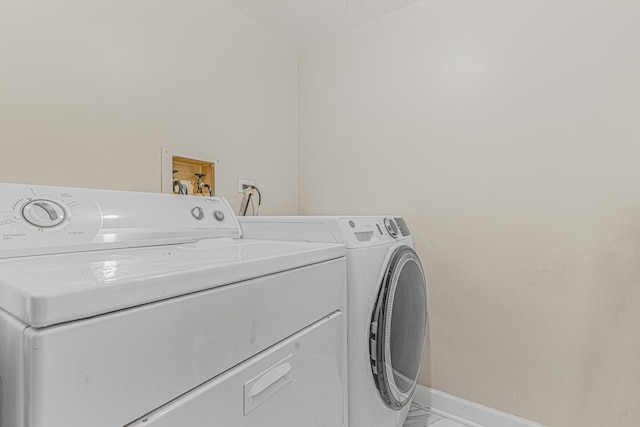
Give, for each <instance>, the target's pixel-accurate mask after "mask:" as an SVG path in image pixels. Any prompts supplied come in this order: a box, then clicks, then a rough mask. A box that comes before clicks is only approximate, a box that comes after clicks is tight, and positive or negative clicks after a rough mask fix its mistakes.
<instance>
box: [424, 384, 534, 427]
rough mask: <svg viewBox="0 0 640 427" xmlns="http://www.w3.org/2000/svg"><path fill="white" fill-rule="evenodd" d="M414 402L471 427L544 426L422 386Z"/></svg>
mask: <svg viewBox="0 0 640 427" xmlns="http://www.w3.org/2000/svg"><path fill="white" fill-rule="evenodd" d="M413 401H414V402H416V403H418V404H420V405H423V406H426V407H428V408H430V409H431V411H432V412H433V413H434V414H436V415H439V416H442V417H445V418H449V419H450V420H452V421H457V422H459V423H462V424H465V425H467V426H469V427H543V426H542V424H538V423H534V422H533V421H528V420H525V419H524V418H520V417H516V416H515V415H511V414H507V413H506V412H501V411H498V410H496V409H492V408H489V407H487V406H483V405H479V404H477V403H474V402H469V401H468V400H464V399H461V398H459V397H456V396H452V395H450V394H447V393H443V392H441V391H438V390H434V389H431V388H428V387H424V386H421V385H418V387H416V391H415V394H414V396H413Z"/></svg>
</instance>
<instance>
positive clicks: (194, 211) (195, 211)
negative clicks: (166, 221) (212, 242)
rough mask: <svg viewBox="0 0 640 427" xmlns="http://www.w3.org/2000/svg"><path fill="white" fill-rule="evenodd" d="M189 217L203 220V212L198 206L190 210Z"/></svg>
mask: <svg viewBox="0 0 640 427" xmlns="http://www.w3.org/2000/svg"><path fill="white" fill-rule="evenodd" d="M191 216H192V217H194V218H195V219H197V220H198V221H199V220H201V219H202V218H204V211H203V210H202V208H201V207H200V206H196V207H195V208H193V209H191Z"/></svg>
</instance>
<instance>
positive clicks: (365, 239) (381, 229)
mask: <svg viewBox="0 0 640 427" xmlns="http://www.w3.org/2000/svg"><path fill="white" fill-rule="evenodd" d="M398 221H401V222H402V223H403V224H404V220H403V219H402V218H399V217H398V218H396V217H354V218H342V219H340V228H341V230H342V235H343V236H346V237H348V240H349V243H350V244H351V245H354V246H365V245H370V244H375V243H386V242H392V241H395V240H398V239H400V238H402V237H407V236H409V234H408V232H407V233H405V232H404V231H403V230H404V229H403V228H402V227H401V226H399V224H398ZM405 228H406V226H405Z"/></svg>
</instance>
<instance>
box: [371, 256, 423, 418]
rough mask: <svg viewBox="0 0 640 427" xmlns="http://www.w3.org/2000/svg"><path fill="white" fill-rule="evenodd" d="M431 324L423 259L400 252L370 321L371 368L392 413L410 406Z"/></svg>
mask: <svg viewBox="0 0 640 427" xmlns="http://www.w3.org/2000/svg"><path fill="white" fill-rule="evenodd" d="M426 321H427V289H426V282H425V278H424V272H423V270H422V265H421V264H420V259H419V258H418V255H417V254H416V253H415V251H414V250H413V249H411V248H410V247H409V246H400V247H399V248H397V249H396V250H395V251H394V252H393V254H392V255H391V258H390V260H389V264H388V265H387V268H386V271H385V274H384V277H383V280H382V284H381V287H380V293H379V295H378V300H377V303H376V306H375V309H374V312H373V315H372V320H371V336H370V338H371V343H370V344H371V347H370V353H371V365H372V368H373V376H374V379H375V383H376V386H377V387H378V391H379V392H380V396H381V397H382V400H383V401H384V402H385V403H386V405H387V406H388V407H389V408H391V409H395V410H397V409H400V408H402V407H404V406H405V405H406V404H407V403H409V402H410V401H411V396H412V395H413V391H414V389H415V387H416V384H417V382H418V375H419V373H420V365H421V362H422V352H423V350H424V338H425V329H426Z"/></svg>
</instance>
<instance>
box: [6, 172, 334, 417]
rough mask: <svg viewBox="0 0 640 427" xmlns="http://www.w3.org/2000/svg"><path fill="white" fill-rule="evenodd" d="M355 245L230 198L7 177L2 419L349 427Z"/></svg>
mask: <svg viewBox="0 0 640 427" xmlns="http://www.w3.org/2000/svg"><path fill="white" fill-rule="evenodd" d="M344 254H345V249H344V246H343V245H341V244H322V243H320V244H319V243H300V242H281V241H280V242H273V241H255V240H248V239H243V238H241V231H240V228H239V225H238V222H237V219H236V217H235V215H234V214H233V211H232V209H231V207H230V206H229V204H228V203H227V202H226V201H225V200H224V199H222V198H219V197H197V196H174V195H168V194H150V193H132V192H121V191H105V190H88V189H77V188H57V187H46V186H28V185H17V184H0V426H1V427H61V426H64V427H84V426H92V427H122V426H128V427H134V426H135V427H142V426H144V427H176V426H183V425H184V426H197V425H212V426H213V425H215V426H225V427H285V426H286V427H299V426H302V425H304V426H314V427H326V426H345V427H346V425H347V413H346V408H347V405H346V398H347V391H346V383H347V381H346V372H347V371H346V368H347V366H346V322H345V321H344V320H343V318H344V315H343V313H344V309H345V304H346V287H345V257H344Z"/></svg>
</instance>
